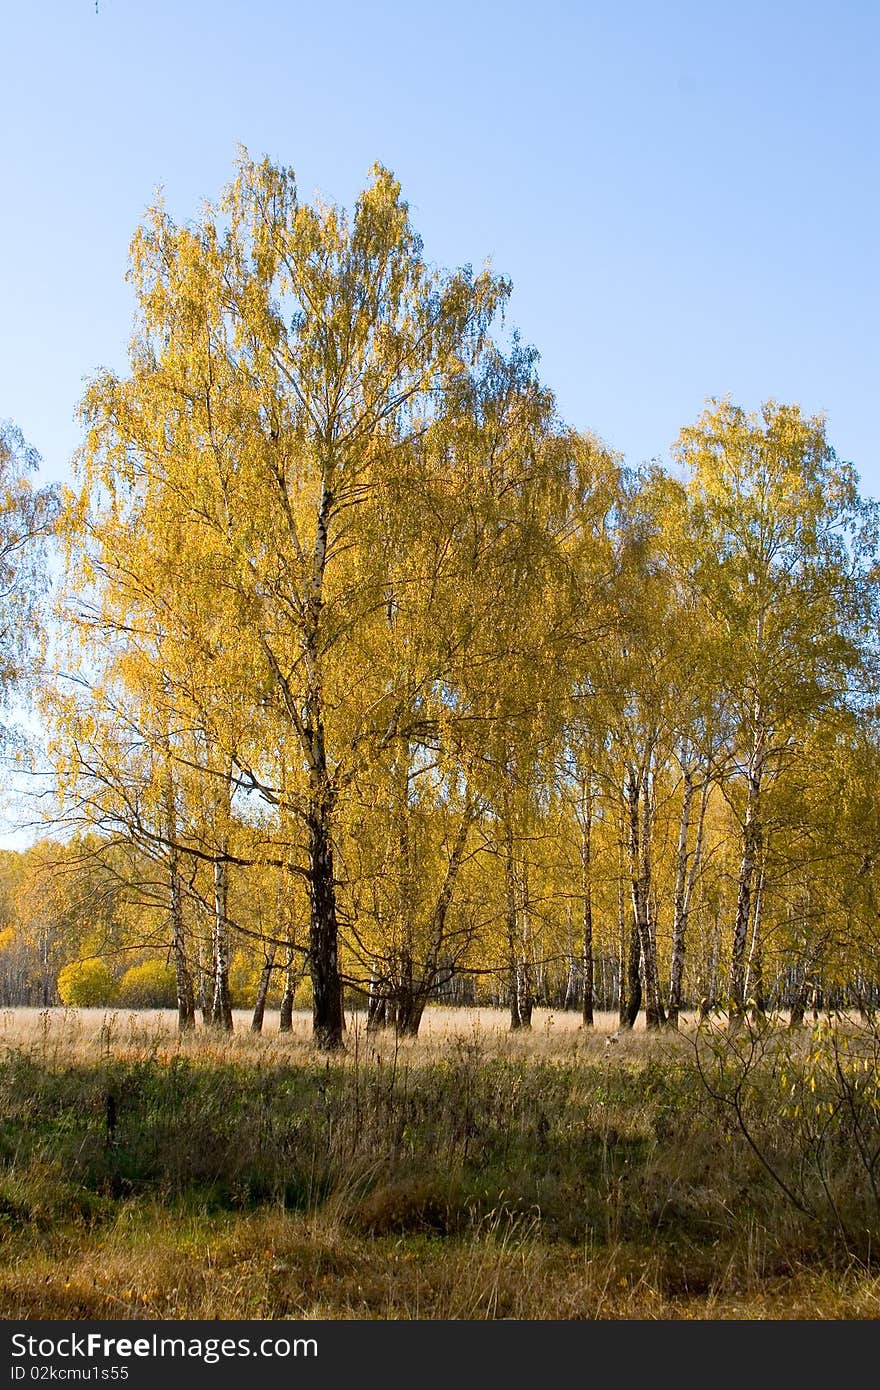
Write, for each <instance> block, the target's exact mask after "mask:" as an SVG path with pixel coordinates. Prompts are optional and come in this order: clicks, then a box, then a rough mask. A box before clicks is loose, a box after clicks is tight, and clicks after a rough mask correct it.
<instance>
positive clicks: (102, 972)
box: [58, 960, 119, 1009]
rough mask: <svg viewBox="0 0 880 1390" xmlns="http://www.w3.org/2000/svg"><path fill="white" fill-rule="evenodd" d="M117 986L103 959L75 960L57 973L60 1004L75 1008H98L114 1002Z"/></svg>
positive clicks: (117, 991) (117, 990)
mask: <svg viewBox="0 0 880 1390" xmlns="http://www.w3.org/2000/svg"><path fill="white" fill-rule="evenodd" d="M118 993H119V986H118V985H117V983H116V981H115V980H114V978H113V976H112V975H111V973H110V967H109V966H108V965H107V964H106V962H105V961H103V960H75V961H71V963H70V965H65V966H64V968H63V969H62V970H61V971H60V972H59V975H58V995H59V998H60V999H61V1002H62V1004H70V1005H72V1006H73V1007H74V1008H77V1009H99V1008H101V1007H103V1006H105V1005H109V1004H115V1003H116V999H117V996H118Z"/></svg>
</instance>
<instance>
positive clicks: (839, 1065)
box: [0, 1008, 880, 1319]
mask: <svg viewBox="0 0 880 1390" xmlns="http://www.w3.org/2000/svg"><path fill="white" fill-rule="evenodd" d="M248 1021H249V1020H248V1016H247V1015H245V1014H241V1015H236V1017H235V1025H236V1028H235V1032H234V1033H233V1034H232V1035H231V1036H226V1035H221V1034H217V1033H216V1032H214V1031H212V1030H205V1029H202V1028H199V1029H198V1030H197V1031H196V1033H195V1034H194V1035H192V1036H190V1037H184V1038H181V1037H179V1036H178V1034H177V1033H176V1031H175V1017H174V1015H173V1014H172V1013H170V1012H161V1011H141V1012H131V1013H129V1012H122V1011H118V1012H113V1011H109V1010H61V1009H48V1010H41V1011H38V1010H27V1009H15V1010H10V1009H7V1010H4V1011H2V1013H0V1113H2V1124H0V1245H2V1256H3V1258H2V1268H0V1316H2V1317H4V1318H7V1319H19V1318H63V1319H78V1318H123V1319H150V1318H164V1319H183V1318H216V1319H224V1318H261V1319H274V1318H332V1319H339V1318H381V1319H395V1318H431V1319H446V1318H468V1319H477V1318H526V1319H588V1318H618V1319H628V1318H650V1319H653V1318H663V1319H670V1318H675V1319H678V1318H725V1319H727V1318H810V1319H816V1318H874V1317H877V1316H880V1272H878V1267H877V1260H876V1254H875V1249H876V1243H877V1235H878V1233H880V1221H878V1203H877V1200H876V1199H877V1191H876V1172H875V1169H876V1165H877V1157H876V1153H875V1148H874V1147H872V1146H873V1145H875V1144H876V1139H877V1133H876V1130H877V1111H878V1107H877V1104H876V1101H877V1096H876V1085H877V1071H876V1036H875V1032H874V1030H872V1029H867V1030H860V1029H859V1027H858V1026H857V1024H856V1022H855V1021H848V1020H844V1021H842V1022H837V1023H834V1024H833V1023H832V1021H831V1020H828V1021H822V1022H820V1025H819V1027H818V1028H816V1029H810V1028H807V1029H804V1030H800V1031H799V1032H798V1033H797V1034H791V1033H789V1032H787V1031H786V1030H785V1029H784V1027H783V1026H782V1024H783V1023H784V1020H778V1021H777V1023H778V1025H779V1026H778V1027H776V1028H774V1029H768V1030H766V1031H764V1032H762V1033H761V1035H760V1036H759V1035H758V1034H756V1033H755V1032H754V1031H753V1030H751V1029H749V1030H747V1031H746V1033H745V1034H744V1035H743V1037H742V1039H740V1040H739V1041H738V1042H736V1043H730V1042H728V1041H727V1040H726V1039H725V1038H724V1037H723V1035H722V1033H721V1031H720V1030H716V1031H714V1032H713V1031H710V1032H709V1034H708V1035H707V1034H698V1033H697V1032H696V1030H695V1028H694V1025H693V1020H692V1019H684V1020H683V1027H682V1030H681V1031H680V1033H678V1034H670V1033H662V1034H659V1035H651V1034H647V1033H645V1032H644V1031H642V1030H640V1029H636V1030H635V1031H634V1032H633V1033H632V1034H628V1035H623V1036H621V1037H620V1038H619V1039H616V1038H615V1034H616V1032H617V1021H616V1017H613V1016H611V1015H600V1016H599V1018H598V1020H597V1027H596V1028H595V1030H594V1031H592V1032H585V1031H583V1030H582V1029H580V1028H579V1026H578V1025H579V1018H578V1016H577V1015H576V1014H566V1013H550V1012H549V1011H547V1010H537V1011H536V1013H535V1019H534V1026H533V1029H532V1031H531V1032H530V1033H528V1034H525V1033H523V1034H514V1035H512V1034H510V1033H509V1032H508V1031H507V1016H506V1015H505V1014H503V1013H501V1012H497V1013H496V1012H494V1011H492V1010H451V1009H443V1008H432V1009H429V1010H428V1012H427V1014H426V1016H425V1020H424V1024H423V1029H422V1034H421V1036H420V1037H419V1038H418V1039H417V1040H414V1041H413V1040H410V1041H396V1040H395V1038H394V1037H393V1035H391V1034H388V1035H386V1034H380V1035H376V1034H367V1032H366V1030H365V1027H364V1018H363V1015H360V1014H349V1015H348V1019H347V1024H348V1026H347V1029H346V1050H345V1053H344V1054H342V1055H340V1056H332V1057H329V1058H328V1057H327V1056H326V1055H324V1054H321V1053H318V1052H317V1051H315V1050H314V1049H313V1047H312V1045H311V1042H310V1040H309V1033H310V1019H309V1017H308V1016H306V1015H305V1014H299V1015H297V1016H296V1017H295V1019H294V1030H293V1033H292V1034H287V1035H280V1034H279V1033H278V1032H277V1018H275V1017H272V1018H267V1026H266V1031H265V1033H264V1034H263V1035H262V1036H259V1037H256V1036H253V1035H252V1034H251V1033H250V1032H249V1030H248ZM872 1049H874V1050H873V1051H872ZM835 1078H836V1079H835ZM813 1102H815V1104H814V1103H813ZM829 1107H830V1108H829ZM872 1117H873V1118H872Z"/></svg>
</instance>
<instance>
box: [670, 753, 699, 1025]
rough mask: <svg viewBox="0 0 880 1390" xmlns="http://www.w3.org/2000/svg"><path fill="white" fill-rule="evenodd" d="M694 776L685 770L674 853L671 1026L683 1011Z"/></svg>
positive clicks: (675, 1023)
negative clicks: (682, 990)
mask: <svg viewBox="0 0 880 1390" xmlns="http://www.w3.org/2000/svg"><path fill="white" fill-rule="evenodd" d="M693 797H694V779H693V774H692V772H691V770H690V768H689V767H684V768H683V769H682V798H681V817H680V819H679V822H678V846H677V849H676V855H675V889H674V891H673V900H672V959H671V962H670V967H669V1017H668V1020H667V1021H668V1023H669V1027H670V1028H677V1027H678V1015H679V1013H680V1011H681V986H682V980H683V979H684V946H685V933H686V930H687V905H686V894H687V879H688V830H689V829H690V822H691V803H692V802H693Z"/></svg>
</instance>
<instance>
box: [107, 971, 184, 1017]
mask: <svg viewBox="0 0 880 1390" xmlns="http://www.w3.org/2000/svg"><path fill="white" fill-rule="evenodd" d="M119 1002H120V1004H124V1005H125V1006H126V1007H127V1008H129V1009H173V1008H175V1007H176V1005H177V976H176V975H175V973H174V967H173V966H171V965H166V964H165V962H164V961H161V960H145V961H144V962H143V964H142V965H132V966H131V967H130V968H129V969H128V970H126V972H125V974H124V975H123V977H122V979H121V980H120V982H119Z"/></svg>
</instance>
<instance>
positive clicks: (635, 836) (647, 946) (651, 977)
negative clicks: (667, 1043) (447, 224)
mask: <svg viewBox="0 0 880 1390" xmlns="http://www.w3.org/2000/svg"><path fill="white" fill-rule="evenodd" d="M627 800H628V806H629V827H630V882H631V887H632V905H633V922H634V926H635V929H636V931H637V932H638V937H639V945H640V950H641V956H642V965H643V969H644V979H645V1026H646V1028H648V1029H649V1030H650V1031H654V1030H655V1029H657V1028H661V1027H662V1026H663V1024H664V1022H665V1014H664V1012H663V1005H662V1003H661V1002H660V976H659V971H658V969H657V947H656V940H655V934H654V929H653V924H652V921H651V908H650V901H651V835H652V830H653V826H652V821H653V808H652V805H651V790H650V773H649V772H645V773H642V774H639V773H637V772H636V771H635V770H633V769H631V770H630V774H629V777H628V786H627ZM631 954H632V953H631ZM632 997H633V991H632V989H631V990H630V998H631V999H632ZM629 1013H630V1009H629V1008H628V1009H627V1016H628V1017H629ZM633 1022H635V1020H634V1019H633ZM630 1026H632V1024H630Z"/></svg>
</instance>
